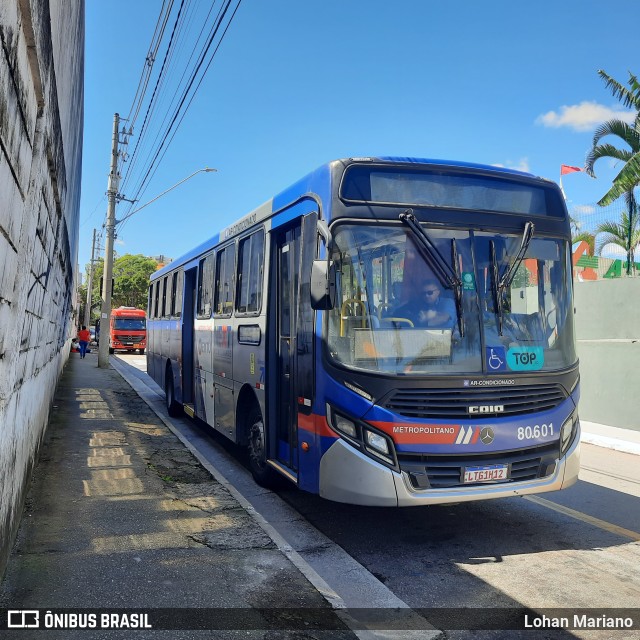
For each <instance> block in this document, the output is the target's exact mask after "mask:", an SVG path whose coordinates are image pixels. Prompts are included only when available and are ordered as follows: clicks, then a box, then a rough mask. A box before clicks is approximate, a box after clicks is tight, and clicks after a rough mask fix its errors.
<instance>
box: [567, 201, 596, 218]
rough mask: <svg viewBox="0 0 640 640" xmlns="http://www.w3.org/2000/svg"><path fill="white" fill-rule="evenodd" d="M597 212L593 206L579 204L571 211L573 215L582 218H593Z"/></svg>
mask: <svg viewBox="0 0 640 640" xmlns="http://www.w3.org/2000/svg"><path fill="white" fill-rule="evenodd" d="M596 212H597V209H596V208H595V206H593V205H591V204H577V205H575V206H574V207H572V209H571V213H572V214H576V215H580V216H592V215H593V214H594V213H596Z"/></svg>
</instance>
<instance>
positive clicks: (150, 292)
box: [147, 284, 153, 318]
mask: <svg viewBox="0 0 640 640" xmlns="http://www.w3.org/2000/svg"><path fill="white" fill-rule="evenodd" d="M152 300H153V284H150V285H149V297H148V299H147V318H151V317H152V315H151V301H152Z"/></svg>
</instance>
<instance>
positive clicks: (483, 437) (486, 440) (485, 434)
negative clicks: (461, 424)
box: [480, 427, 493, 444]
mask: <svg viewBox="0 0 640 640" xmlns="http://www.w3.org/2000/svg"><path fill="white" fill-rule="evenodd" d="M480 442H482V444H491V443H492V442H493V429H492V428H491V427H484V428H483V429H482V431H481V432H480Z"/></svg>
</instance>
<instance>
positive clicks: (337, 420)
mask: <svg viewBox="0 0 640 640" xmlns="http://www.w3.org/2000/svg"><path fill="white" fill-rule="evenodd" d="M327 422H328V424H329V426H330V427H331V428H332V429H334V430H335V431H336V432H337V433H338V434H339V435H340V436H342V438H343V439H344V440H346V441H347V442H348V443H349V444H351V446H353V447H356V448H357V449H360V450H361V451H363V452H364V453H366V454H367V455H368V456H369V457H372V458H375V459H376V460H378V461H379V462H384V463H385V464H387V465H389V466H391V467H394V468H397V463H396V456H395V448H394V446H393V441H392V440H391V438H390V437H389V436H387V435H386V434H384V433H382V432H380V431H375V430H374V429H373V427H369V425H367V424H366V423H361V422H358V421H355V420H351V419H350V418H347V417H346V416H344V415H342V414H341V413H339V412H338V411H336V410H335V409H334V408H333V407H332V406H331V405H330V404H329V403H327Z"/></svg>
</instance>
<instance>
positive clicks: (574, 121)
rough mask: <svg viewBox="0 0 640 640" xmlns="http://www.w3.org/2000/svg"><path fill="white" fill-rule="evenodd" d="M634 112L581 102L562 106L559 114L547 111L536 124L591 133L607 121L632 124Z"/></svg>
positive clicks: (538, 118) (537, 119)
mask: <svg viewBox="0 0 640 640" xmlns="http://www.w3.org/2000/svg"><path fill="white" fill-rule="evenodd" d="M634 117H635V112H633V111H626V110H624V109H620V108H618V107H616V108H609V107H605V106H604V105H601V104H598V103H597V102H588V101H586V100H585V101H583V102H581V103H580V104H574V105H569V106H567V105H563V106H561V107H560V113H557V112H555V111H549V112H548V113H543V114H542V115H540V116H538V117H537V118H536V124H541V125H542V126H544V127H553V128H556V129H557V128H559V127H568V128H569V129H573V130H574V131H592V130H593V129H595V127H597V126H598V125H600V124H602V123H604V122H606V121H607V120H613V119H617V120H623V121H624V122H629V123H631V122H633V119H634Z"/></svg>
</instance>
